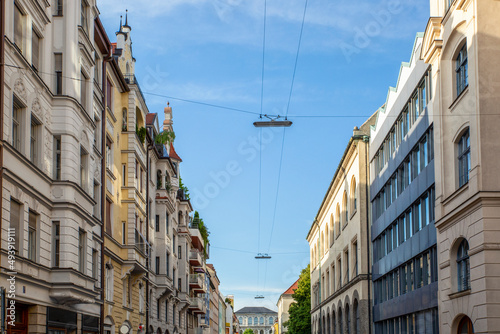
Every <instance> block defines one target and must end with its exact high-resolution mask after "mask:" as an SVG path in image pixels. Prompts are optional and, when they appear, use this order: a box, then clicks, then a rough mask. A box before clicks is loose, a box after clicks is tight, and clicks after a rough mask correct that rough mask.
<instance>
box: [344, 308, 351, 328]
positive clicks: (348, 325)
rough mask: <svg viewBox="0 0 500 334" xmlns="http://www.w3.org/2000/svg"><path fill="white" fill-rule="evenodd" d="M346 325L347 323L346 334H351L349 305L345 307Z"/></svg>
mask: <svg viewBox="0 0 500 334" xmlns="http://www.w3.org/2000/svg"><path fill="white" fill-rule="evenodd" d="M345 323H346V333H347V334H350V333H351V312H349V304H347V305H346V306H345Z"/></svg>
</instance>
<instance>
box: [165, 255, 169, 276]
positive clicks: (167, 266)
mask: <svg viewBox="0 0 500 334" xmlns="http://www.w3.org/2000/svg"><path fill="white" fill-rule="evenodd" d="M165 270H166V274H167V276H168V277H170V254H169V253H168V252H167V263H166V266H165Z"/></svg>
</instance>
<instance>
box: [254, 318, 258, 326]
mask: <svg viewBox="0 0 500 334" xmlns="http://www.w3.org/2000/svg"><path fill="white" fill-rule="evenodd" d="M253 324H254V325H258V324H259V321H258V320H257V317H254V318H253Z"/></svg>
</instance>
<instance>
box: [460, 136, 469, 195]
mask: <svg viewBox="0 0 500 334" xmlns="http://www.w3.org/2000/svg"><path fill="white" fill-rule="evenodd" d="M469 172H470V137H469V130H467V131H466V132H465V133H464V134H463V135H462V137H460V140H459V141H458V185H459V187H461V186H463V185H464V184H466V183H467V182H469Z"/></svg>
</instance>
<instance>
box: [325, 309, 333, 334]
mask: <svg viewBox="0 0 500 334" xmlns="http://www.w3.org/2000/svg"><path fill="white" fill-rule="evenodd" d="M331 330H332V324H331V322H330V313H328V314H327V315H326V334H332V332H331Z"/></svg>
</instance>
